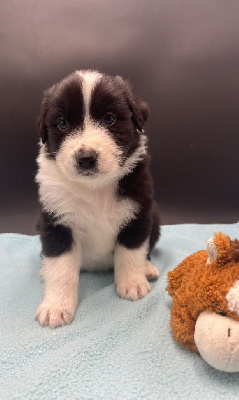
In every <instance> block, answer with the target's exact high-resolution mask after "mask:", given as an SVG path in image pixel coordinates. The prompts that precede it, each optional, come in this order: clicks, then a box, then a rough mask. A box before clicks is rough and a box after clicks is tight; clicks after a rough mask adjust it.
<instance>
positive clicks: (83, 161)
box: [75, 150, 98, 175]
mask: <svg viewBox="0 0 239 400" xmlns="http://www.w3.org/2000/svg"><path fill="white" fill-rule="evenodd" d="M75 158H76V165H77V170H78V172H79V173H81V174H84V175H93V174H95V173H96V172H97V169H98V160H97V159H98V154H97V153H96V151H94V150H91V151H84V150H79V151H78V152H77V153H76V156H75Z"/></svg>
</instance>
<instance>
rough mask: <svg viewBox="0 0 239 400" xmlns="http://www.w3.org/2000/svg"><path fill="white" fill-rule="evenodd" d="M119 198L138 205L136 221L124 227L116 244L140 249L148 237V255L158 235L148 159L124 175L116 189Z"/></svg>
mask: <svg viewBox="0 0 239 400" xmlns="http://www.w3.org/2000/svg"><path fill="white" fill-rule="evenodd" d="M118 195H119V196H120V197H128V198H130V199H132V200H134V201H136V202H137V203H138V204H139V211H138V214H137V217H136V219H134V220H132V221H131V222H130V223H129V224H128V225H127V226H126V227H124V228H123V229H122V230H121V232H120V233H119V235H118V242H119V243H121V244H122V245H124V246H126V247H127V248H130V249H133V248H137V247H140V246H141V245H142V243H143V242H144V241H145V240H146V239H147V238H148V237H149V238H150V239H149V253H148V257H149V255H150V252H151V250H152V248H153V246H154V245H155V243H156V242H157V240H158V238H159V234H160V230H159V222H160V220H159V212H158V206H157V204H156V203H155V201H154V200H153V182H152V178H151V174H150V170H149V157H146V158H145V159H144V160H143V161H141V162H140V163H139V164H138V165H137V166H136V167H135V168H134V170H133V171H132V172H131V173H130V174H128V175H126V176H125V177H124V178H123V179H122V180H121V181H120V182H119V187H118Z"/></svg>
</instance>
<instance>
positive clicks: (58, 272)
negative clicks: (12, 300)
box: [36, 246, 80, 328]
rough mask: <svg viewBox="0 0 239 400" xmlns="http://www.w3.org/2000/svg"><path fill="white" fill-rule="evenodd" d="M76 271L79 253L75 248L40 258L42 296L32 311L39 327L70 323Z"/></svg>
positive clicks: (76, 284) (76, 297)
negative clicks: (55, 255) (43, 290)
mask: <svg viewBox="0 0 239 400" xmlns="http://www.w3.org/2000/svg"><path fill="white" fill-rule="evenodd" d="M79 271H80V254H79V249H78V248H76V247H75V246H73V248H72V249H71V250H70V251H69V252H67V253H64V254H62V255H60V256H58V257H43V267H42V269H41V276H42V278H43V280H44V282H45V294H44V300H43V302H42V303H41V304H40V306H39V307H38V310H37V312H36V319H38V321H39V322H40V324H41V325H43V326H44V325H49V326H50V327H51V328H56V327H57V326H61V325H64V324H70V323H71V321H72V319H73V318H74V315H75V312H76V309H77V306H78V283H79Z"/></svg>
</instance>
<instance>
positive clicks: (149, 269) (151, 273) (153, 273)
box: [145, 260, 159, 279]
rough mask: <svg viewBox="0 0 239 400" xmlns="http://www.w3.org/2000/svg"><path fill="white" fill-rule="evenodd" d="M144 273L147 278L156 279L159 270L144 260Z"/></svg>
mask: <svg viewBox="0 0 239 400" xmlns="http://www.w3.org/2000/svg"><path fill="white" fill-rule="evenodd" d="M145 275H146V277H147V279H158V277H159V271H158V269H157V268H156V267H155V266H154V265H153V264H152V263H151V262H150V261H149V260H147V261H146V266H145Z"/></svg>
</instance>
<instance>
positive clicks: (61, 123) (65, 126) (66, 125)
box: [58, 117, 69, 131]
mask: <svg viewBox="0 0 239 400" xmlns="http://www.w3.org/2000/svg"><path fill="white" fill-rule="evenodd" d="M58 128H59V129H60V130H61V131H65V130H66V129H68V128H69V123H68V122H67V120H66V119H65V118H64V117H61V118H59V119H58Z"/></svg>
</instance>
